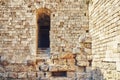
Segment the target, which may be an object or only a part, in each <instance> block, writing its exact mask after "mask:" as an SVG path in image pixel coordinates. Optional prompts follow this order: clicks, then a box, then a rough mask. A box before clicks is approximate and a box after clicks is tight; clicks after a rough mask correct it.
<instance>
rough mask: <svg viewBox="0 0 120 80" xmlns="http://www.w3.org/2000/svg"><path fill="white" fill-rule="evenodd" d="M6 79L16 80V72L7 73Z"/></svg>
mask: <svg viewBox="0 0 120 80" xmlns="http://www.w3.org/2000/svg"><path fill="white" fill-rule="evenodd" d="M8 77H9V78H13V79H17V78H18V74H17V73H16V72H9V73H8Z"/></svg>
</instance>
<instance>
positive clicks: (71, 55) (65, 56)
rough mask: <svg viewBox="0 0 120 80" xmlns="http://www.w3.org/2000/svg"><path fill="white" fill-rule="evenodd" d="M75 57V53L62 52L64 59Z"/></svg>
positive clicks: (61, 55) (61, 56)
mask: <svg viewBox="0 0 120 80" xmlns="http://www.w3.org/2000/svg"><path fill="white" fill-rule="evenodd" d="M74 57H75V55H74V54H72V53H64V54H60V58H62V59H73V58H74Z"/></svg>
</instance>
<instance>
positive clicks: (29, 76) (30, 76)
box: [27, 72, 36, 79]
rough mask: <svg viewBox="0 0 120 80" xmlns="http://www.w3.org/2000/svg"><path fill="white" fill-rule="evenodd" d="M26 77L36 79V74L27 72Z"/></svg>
mask: <svg viewBox="0 0 120 80" xmlns="http://www.w3.org/2000/svg"><path fill="white" fill-rule="evenodd" d="M27 77H28V78H33V79H34V78H36V72H28V73H27Z"/></svg>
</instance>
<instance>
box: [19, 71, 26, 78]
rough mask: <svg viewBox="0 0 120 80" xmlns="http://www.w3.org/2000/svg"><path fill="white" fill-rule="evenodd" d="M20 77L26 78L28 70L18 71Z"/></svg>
mask: <svg viewBox="0 0 120 80" xmlns="http://www.w3.org/2000/svg"><path fill="white" fill-rule="evenodd" d="M18 78H20V79H21V78H23V79H24V78H27V72H19V73H18Z"/></svg>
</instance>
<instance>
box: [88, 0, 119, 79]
mask: <svg viewBox="0 0 120 80" xmlns="http://www.w3.org/2000/svg"><path fill="white" fill-rule="evenodd" d="M89 26H90V33H91V36H92V55H93V62H92V64H93V65H92V67H93V69H94V72H95V73H93V75H94V79H95V80H101V79H102V80H104V79H105V80H119V78H120V77H118V76H117V75H119V74H120V72H119V69H120V66H119V65H120V52H119V43H120V0H92V2H91V3H90V5H89Z"/></svg>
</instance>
